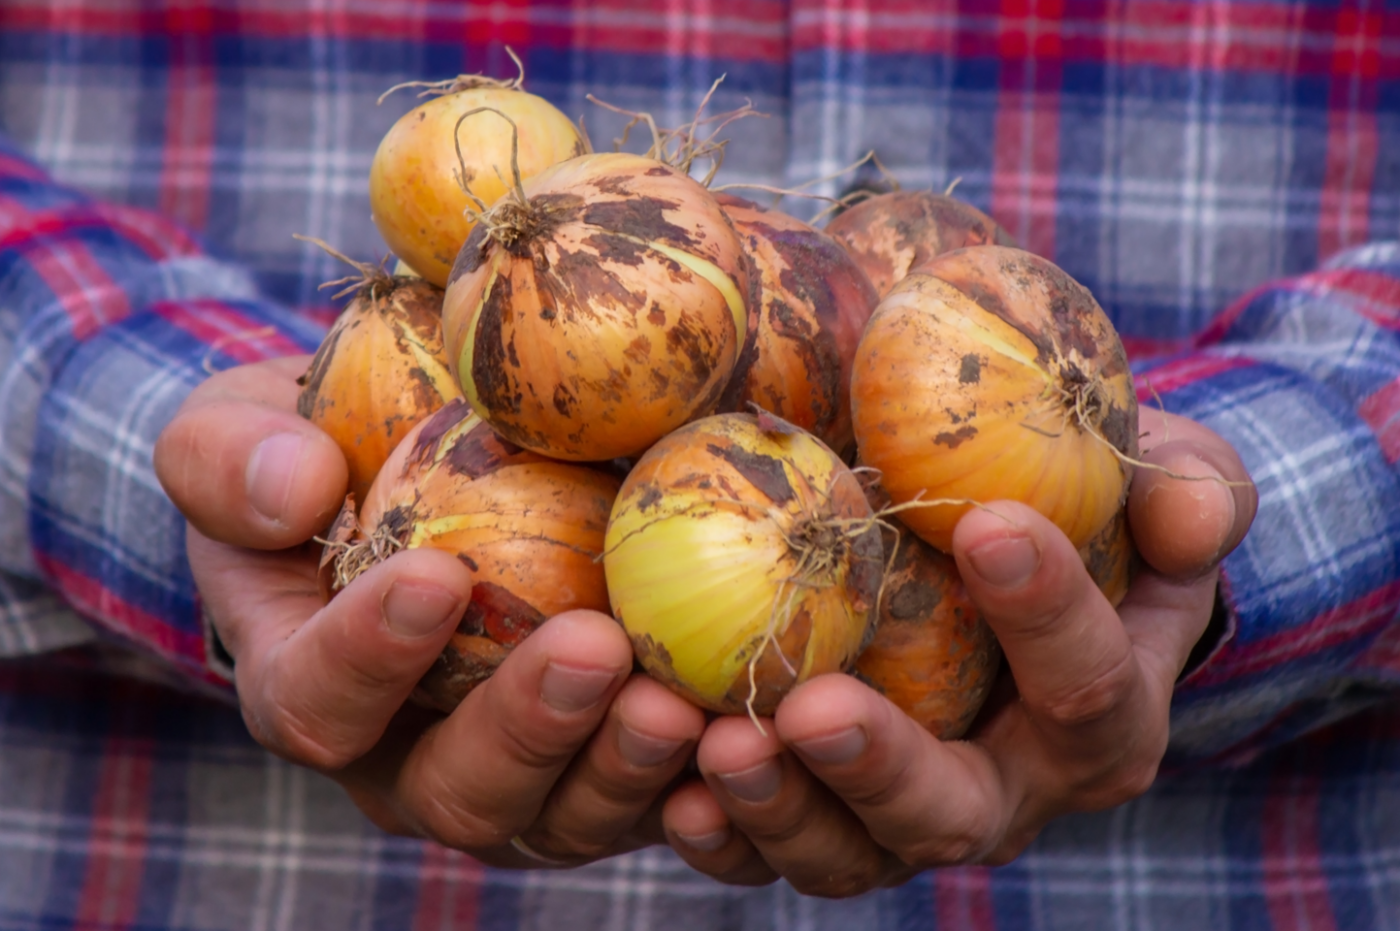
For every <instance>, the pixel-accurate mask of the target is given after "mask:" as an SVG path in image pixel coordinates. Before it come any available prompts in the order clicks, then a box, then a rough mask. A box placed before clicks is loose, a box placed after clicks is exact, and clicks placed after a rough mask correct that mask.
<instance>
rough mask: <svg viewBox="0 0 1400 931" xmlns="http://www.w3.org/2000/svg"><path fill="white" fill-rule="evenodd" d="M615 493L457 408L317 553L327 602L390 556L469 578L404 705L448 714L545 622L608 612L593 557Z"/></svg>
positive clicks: (438, 419)
mask: <svg viewBox="0 0 1400 931" xmlns="http://www.w3.org/2000/svg"><path fill="white" fill-rule="evenodd" d="M618 486H619V481H618V479H617V478H615V477H614V476H612V475H609V474H607V473H605V472H603V471H600V470H597V469H593V468H590V467H587V466H582V465H575V464H572V463H563V462H554V461H552V460H549V459H546V458H545V457H543V456H540V455H538V454H536V453H532V452H529V451H528V450H524V449H521V448H520V447H518V446H515V445H514V444H512V443H510V442H508V441H506V440H503V439H501V438H500V437H499V436H497V435H496V434H495V432H494V431H492V430H491V428H490V427H489V426H487V425H486V424H485V423H483V422H482V421H481V419H480V418H478V417H477V416H475V415H474V414H473V413H472V412H471V409H470V408H469V407H468V406H467V405H466V403H465V402H464V401H463V400H462V399H461V398H455V399H453V400H452V401H450V402H448V404H446V405H445V406H444V407H443V408H442V410H440V411H438V412H437V413H436V414H435V415H433V416H432V417H430V418H428V419H426V420H424V421H423V422H421V423H420V424H419V425H418V426H417V427H416V428H415V429H414V430H413V432H411V433H410V434H409V435H408V436H407V437H406V438H405V439H404V441H403V442H402V443H401V444H400V445H399V447H398V448H397V449H396V450H395V451H394V454H393V456H392V457H391V459H390V461H389V462H388V463H386V464H385V467H384V470H383V472H382V473H381V475H380V478H379V479H378V480H377V481H376V482H375V483H374V486H373V487H372V488H371V490H370V493H369V497H368V498H367V499H366V500H365V502H364V506H363V507H362V508H361V509H360V512H359V514H358V517H357V516H356V515H355V513H354V502H353V499H350V500H349V501H348V502H347V506H346V509H345V510H343V511H342V513H341V515H340V517H339V518H338V520H337V523H336V527H335V528H334V529H333V531H332V534H331V539H330V542H329V543H328V545H327V547H326V549H325V556H324V558H323V566H322V584H323V587H324V588H325V589H326V593H327V595H328V596H329V595H330V594H332V593H333V592H335V591H337V590H339V589H340V588H343V587H344V586H345V585H348V584H349V583H350V582H351V581H352V580H353V579H354V578H355V577H356V576H357V575H359V573H361V572H363V571H364V570H365V569H367V568H369V567H370V566H372V565H374V564H375V563H376V562H378V561H380V560H383V559H386V558H388V557H389V556H390V555H392V554H393V553H395V552H397V551H399V550H401V549H408V548H413V547H419V546H431V547H435V548H437V549H441V550H445V551H447V552H449V553H453V554H455V555H456V556H457V558H458V559H460V560H461V561H462V562H463V563H465V564H466V565H467V567H468V568H470V569H471V570H472V573H473V576H474V584H473V587H472V598H471V603H470V604H469V605H468V606H467V610H466V613H465V615H464V616H463V618H462V621H461V623H460V624H459V625H458V628H457V632H456V633H455V634H453V636H452V640H451V642H450V643H449V644H448V647H447V649H446V650H445V651H444V652H443V654H442V656H441V657H440V658H439V659H438V662H437V663H436V665H435V666H434V667H433V668H432V669H431V670H430V671H429V672H428V674H427V675H426V676H425V677H424V679H423V681H422V682H421V683H420V685H419V688H418V691H417V692H416V693H415V695H416V697H417V699H418V700H419V701H420V702H421V703H423V704H427V705H430V706H432V707H435V708H438V709H440V710H442V711H450V710H451V709H452V708H454V707H456V705H457V704H458V703H459V702H460V701H461V700H462V698H463V697H465V695H466V694H467V693H468V692H470V691H471V689H472V688H474V687H475V686H476V685H478V684H480V683H481V682H482V681H484V680H485V679H486V678H488V677H489V676H490V675H491V673H492V672H494V671H495V669H496V667H497V666H499V665H500V663H501V661H502V660H503V659H504V658H505V656H506V655H507V654H508V653H509V651H510V649H511V648H512V647H514V646H515V645H516V644H518V643H519V642H520V641H521V640H523V639H524V638H525V637H526V636H528V635H529V634H530V633H531V632H532V631H533V630H534V629H535V628H537V627H538V626H539V625H540V624H542V623H543V622H544V621H545V620H546V619H547V618H549V617H551V616H553V615H555V614H558V613H560V612H562V611H568V610H571V609H574V608H588V609H592V610H595V611H607V610H608V594H607V588H606V583H605V580H604V575H603V566H602V564H601V562H600V561H599V560H600V557H601V555H602V552H603V534H604V532H605V530H606V527H607V521H608V514H609V513H610V511H611V509H612V504H613V500H614V498H615V497H616V494H617V490H618Z"/></svg>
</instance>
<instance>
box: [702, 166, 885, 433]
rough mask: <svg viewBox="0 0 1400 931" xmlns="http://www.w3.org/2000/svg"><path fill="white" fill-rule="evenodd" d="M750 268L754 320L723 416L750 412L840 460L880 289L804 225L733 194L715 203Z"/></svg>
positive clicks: (726, 395)
mask: <svg viewBox="0 0 1400 931" xmlns="http://www.w3.org/2000/svg"><path fill="white" fill-rule="evenodd" d="M716 199H717V200H718V201H719V203H720V206H721V207H723V208H724V212H725V214H726V215H727V216H728V217H729V219H730V220H731V221H733V223H734V228H735V230H736V231H738V233H739V238H740V241H741V242H742V243H743V245H744V250H745V252H747V253H748V255H749V257H750V258H751V259H752V260H753V268H752V271H751V273H750V280H749V287H750V301H749V302H750V306H751V308H754V309H756V310H757V312H756V313H755V314H754V316H753V318H752V319H754V320H755V323H756V325H754V326H752V327H751V329H750V332H749V338H748V340H747V342H746V343H745V346H744V350H743V352H742V353H741V354H740V356H739V361H738V364H737V365H736V366H735V369H734V374H733V375H732V376H731V378H730V380H729V387H727V388H726V389H725V391H724V395H723V396H722V397H721V398H720V402H719V410H721V411H738V412H748V411H749V404H750V403H753V404H757V405H758V406H759V407H761V408H763V409H764V410H766V411H770V412H772V413H773V414H776V415H777V416H779V417H781V418H782V419H784V420H786V421H788V422H790V423H793V424H795V425H797V426H799V427H801V428H802V429H804V430H806V431H807V432H809V433H811V434H813V435H814V436H816V437H817V438H818V439H820V440H821V441H822V442H824V443H826V445H828V446H830V447H831V448H832V449H834V450H836V451H837V452H844V451H845V450H846V449H847V448H849V446H850V445H851V442H852V435H851V402H850V384H851V358H852V357H853V356H854V355H855V351H856V345H857V344H858V343H859V342H860V334H861V332H862V331H863V330H864V329H865V323H866V321H867V320H869V319H870V314H871V313H872V312H874V310H875V304H876V303H877V301H878V299H877V296H876V294H875V287H874V286H873V285H872V284H871V283H870V279H869V278H867V277H866V275H865V272H863V271H861V269H860V266H858V265H857V264H856V263H855V260H854V259H852V258H851V256H850V255H849V254H848V253H847V252H846V251H845V250H844V249H842V248H841V246H840V245H838V244H837V243H836V242H835V240H833V239H832V238H831V237H829V236H827V235H826V234H825V233H822V232H821V231H820V230H817V229H815V228H813V227H811V226H809V225H808V224H806V223H803V222H802V221H801V220H797V219H794V218H793V217H789V216H787V215H786V214H783V213H781V212H779V211H777V210H766V209H764V208H763V207H760V206H759V205H757V204H755V203H753V202H751V201H748V200H745V199H743V198H741V197H735V196H733V195H732V194H724V193H720V194H717V195H716Z"/></svg>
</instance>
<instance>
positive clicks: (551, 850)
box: [156, 357, 704, 866]
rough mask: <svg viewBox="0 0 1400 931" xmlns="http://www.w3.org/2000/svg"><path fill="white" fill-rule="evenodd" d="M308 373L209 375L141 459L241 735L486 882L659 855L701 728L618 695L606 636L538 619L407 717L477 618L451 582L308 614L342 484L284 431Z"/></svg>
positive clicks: (416, 566) (443, 567)
mask: <svg viewBox="0 0 1400 931" xmlns="http://www.w3.org/2000/svg"><path fill="white" fill-rule="evenodd" d="M306 365H307V359H306V358H305V357H300V358H294V359H282V360H277V361H274V362H267V363H262V364H258V365H252V366H246V367H242V368H238V369H232V370H229V371H227V372H224V373H221V374H219V375H216V376H214V377H213V378H211V379H210V380H209V381H208V382H206V383H205V384H204V385H203V386H201V387H200V388H199V389H197V390H196V391H195V392H194V393H193V394H192V395H191V397H190V399H189V400H188V401H187V402H186V404H185V405H184V407H182V408H181V410H180V412H179V413H178V414H177V415H176V417H175V418H174V420H173V421H172V422H171V424H170V425H169V427H167V429H166V430H165V432H164V433H163V434H162V436H161V438H160V440H159V442H158V444H157V448H156V468H157V473H158V475H159V476H160V479H161V482H162V484H163V485H164V487H165V488H166V491H167V492H168V493H169V495H170V497H171V499H172V500H173V501H174V502H175V504H176V505H177V506H178V507H179V508H180V509H181V511H182V512H183V513H184V514H185V515H186V517H187V518H188V520H189V523H190V527H189V533H188V552H189V558H190V566H191V569H192V570H193V572H194V577H195V581H196V584H197V585H198V587H199V591H200V595H201V598H202V599H203V602H204V605H205V610H206V612H207V613H208V615H209V617H210V619H211V620H212V622H213V624H214V627H215V629H216V630H217V631H218V633H219V635H220V639H221V640H222V641H223V643H224V645H225V646H226V647H227V648H228V650H229V652H230V654H231V655H232V656H233V657H234V659H235V675H236V686H237V689H238V694H239V700H240V704H241V706H242V709H243V716H244V720H245V721H246V722H247V724H248V728H249V730H250V731H251V732H252V734H253V736H254V737H255V738H256V739H257V740H258V741H259V742H260V743H261V744H262V745H263V746H265V747H267V748H268V749H269V750H271V751H273V752H274V753H277V754H278V755H280V756H282V757H284V758H286V759H288V760H290V761H292V762H294V763H298V764H300V765H303V766H307V767H310V768H312V769H315V770H317V771H319V772H323V773H326V774H328V775H329V776H331V777H332V778H334V779H336V780H337V781H338V782H340V783H341V784H342V785H343V786H344V787H345V788H346V790H347V791H348V792H349V793H350V795H351V797H352V798H353V799H354V800H355V802H356V803H357V804H358V805H359V806H360V808H361V809H362V810H363V811H364V812H365V813H366V814H367V815H368V816H369V817H370V818H371V819H372V820H373V821H374V822H375V823H377V824H378V825H379V826H380V827H382V828H384V829H386V830H389V831H393V832H397V833H407V834H416V835H422V836H427V837H430V838H433V839H435V840H437V841H439V842H441V843H443V844H446V845H449V846H452V847H455V848H458V849H461V850H465V851H467V852H469V853H471V854H473V855H474V856H476V857H477V858H478V859H481V860H482V861H484V862H487V863H491V864H493V865H501V866H541V865H574V864H578V863H583V862H587V861H589V860H592V859H596V858H599V857H603V856H610V855H612V854H615V853H619V852H622V851H625V850H628V849H632V848H635V847H638V846H643V845H646V844H649V843H655V842H658V841H661V840H662V839H663V835H662V833H661V828H660V814H659V799H660V797H661V794H662V793H663V791H664V790H665V788H666V787H667V786H668V785H669V784H670V783H671V782H672V780H674V779H675V778H676V776H677V775H678V774H679V773H680V772H681V770H682V769H683V768H684V766H685V765H686V762H687V761H688V759H689V757H690V750H691V749H692V748H693V747H694V745H695V743H696V741H697V740H698V739H699V737H700V734H701V731H702V729H703V727H704V718H703V715H702V714H701V713H700V712H699V711H698V710H697V709H695V708H694V707H692V706H691V705H689V704H687V703H686V702H684V701H682V700H681V699H679V698H677V697H676V696H674V695H672V694H671V693H670V692H668V691H667V690H665V689H664V688H662V687H661V686H659V685H658V684H656V683H655V682H653V681H651V680H650V679H647V678H645V677H642V676H634V675H632V651H631V647H630V644H629V643H628V641H627V637H626V635H625V634H624V633H623V632H622V630H621V628H620V627H618V625H617V624H616V622H614V621H613V620H612V619H611V618H609V617H607V616H605V615H602V614H598V613H596V612H591V611H571V612H567V613H565V614H561V615H559V616H557V617H554V618H551V619H550V620H549V621H548V622H546V623H545V624H544V625H542V626H541V627H540V628H539V629H538V630H537V631H536V632H535V633H534V634H532V635H531V636H530V637H529V638H528V639H526V640H525V641H524V642H523V643H522V644H520V645H519V646H518V647H517V648H516V649H515V650H514V651H513V652H512V653H511V655H510V656H509V657H508V658H507V659H506V660H505V662H504V663H502V665H501V666H500V668H499V669H498V670H497V671H496V673H495V675H493V676H492V678H491V679H489V680H488V681H487V682H485V683H484V684H482V685H481V686H479V687H478V688H477V689H476V690H475V691H473V692H472V693H471V694H470V695H468V696H467V698H466V700H465V701H464V702H463V703H462V704H461V706H459V707H458V708H457V709H456V711H454V712H453V713H452V714H451V715H448V716H446V717H443V716H441V715H438V714H436V713H430V712H427V711H423V710H421V709H419V708H417V707H415V706H413V705H412V704H411V703H407V702H406V699H407V698H408V696H409V694H410V692H411V691H412V690H413V687H414V685H415V684H416V683H417V681H418V680H419V678H421V676H422V675H423V673H424V672H425V671H426V670H427V669H428V667H429V666H430V665H431V664H432V663H433V661H434V659H435V658H436V657H437V655H438V654H439V653H440V652H441V650H442V648H443V646H444V644H445V643H446V641H447V639H448V637H450V636H451V634H452V632H453V630H454V629H455V627H456V624H457V621H458V620H459V619H460V617H461V615H462V612H463V610H464V609H465V607H466V605H467V603H468V601H469V599H470V597H471V587H472V577H471V573H470V570H468V569H467V568H466V566H464V565H463V564H462V563H461V562H460V561H458V560H457V559H455V558H453V557H452V556H450V555H448V554H446V553H442V552H437V551H433V550H426V549H425V550H409V551H405V552H401V553H398V554H396V555H395V556H393V557H391V558H390V559H388V560H386V561H385V562H383V563H381V564H380V565H378V566H376V567H375V568H373V569H371V570H370V571H368V572H366V573H364V574H363V575H362V576H360V577H359V578H357V579H356V580H355V581H354V582H353V583H352V584H351V585H349V586H348V587H346V588H345V589H344V590H343V591H342V592H340V593H339V594H338V595H337V596H336V597H335V598H334V599H333V600H332V601H331V602H330V603H329V604H323V603H322V601H321V598H320V595H319V594H318V588H317V582H316V568H317V562H318V558H319V549H320V547H319V545H318V544H315V543H314V542H309V541H311V538H312V537H313V535H315V534H317V533H320V532H322V531H323V530H324V529H325V527H326V525H327V524H328V523H329V522H330V520H331V518H332V517H333V516H334V514H335V513H336V510H337V508H338V507H339V506H340V502H341V500H342V499H343V497H344V494H345V483H346V469H345V461H344V458H343V456H342V455H341V453H340V451H339V449H338V448H337V447H336V446H335V444H334V443H333V442H332V441H331V440H330V438H329V437H327V436H326V435H325V434H323V433H321V431H319V430H318V429H316V428H315V427H314V426H313V425H312V424H310V423H308V422H307V421H305V420H303V419H301V418H300V417H298V416H297V415H296V413H295V402H296V396H297V391H298V389H297V386H296V384H295V379H296V377H297V376H298V375H300V374H301V373H302V372H303V371H305V369H306Z"/></svg>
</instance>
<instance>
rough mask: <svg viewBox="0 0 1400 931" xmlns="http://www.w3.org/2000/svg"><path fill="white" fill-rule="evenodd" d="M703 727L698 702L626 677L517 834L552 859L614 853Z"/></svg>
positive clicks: (684, 759)
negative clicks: (536, 813)
mask: <svg viewBox="0 0 1400 931" xmlns="http://www.w3.org/2000/svg"><path fill="white" fill-rule="evenodd" d="M704 729H705V715H704V713H703V712H701V711H700V709H699V708H696V707H695V706H694V705H692V704H690V703H689V702H687V701H686V700H685V699H683V698H681V697H680V696H678V695H676V694H675V693H674V692H672V691H670V690H669V689H667V688H666V687H665V686H663V685H661V684H660V683H659V682H657V681H656V680H654V679H651V678H649V677H647V676H644V675H634V676H632V677H631V678H630V679H629V680H628V681H627V683H626V685H624V686H623V687H622V690H621V691H620V692H619V693H618V695H617V698H616V699H615V700H614V701H613V703H612V706H611V708H610V709H609V712H608V716H607V718H606V719H605V721H604V722H603V726H602V727H601V728H599V730H598V732H597V733H596V734H594V735H593V739H592V740H590V741H589V743H588V746H587V747H586V748H585V750H584V751H583V753H581V754H580V756H579V757H578V759H577V760H575V762H574V764H573V766H571V767H570V769H569V770H568V771H567V772H566V773H565V775H564V777H563V778H562V779H561V780H560V782H559V784H558V785H557V786H556V787H555V790H554V791H553V793H551V795H550V796H549V800H548V801H547V802H546V803H545V806H544V809H543V810H542V811H541V812H540V817H539V820H538V821H537V822H536V823H535V825H534V826H533V827H531V828H530V829H529V830H527V831H525V832H524V833H523V834H522V835H521V837H522V839H523V840H524V841H525V843H526V844H527V845H528V846H529V847H530V848H531V849H532V850H536V851H538V852H540V853H542V854H544V855H546V856H548V857H551V858H554V859H564V860H567V859H585V860H596V859H598V858H599V857H602V856H606V855H607V854H609V853H611V852H614V851H615V850H617V848H618V845H619V844H620V842H621V841H622V839H623V838H624V837H625V836H627V835H628V834H630V833H631V832H632V831H633V829H634V828H635V827H636V826H637V825H638V824H639V822H640V821H641V820H642V818H643V816H645V815H646V813H647V811H648V810H649V809H650V807H651V805H652V803H653V802H654V801H655V800H656V799H657V797H658V796H659V795H660V793H661V790H662V789H664V788H665V787H666V786H667V785H668V784H669V783H670V782H671V781H672V780H673V779H675V778H676V776H678V775H679V774H680V773H681V771H682V770H683V769H684V768H685V765H686V762H687V761H688V760H689V759H690V755H691V751H692V750H693V748H694V747H695V744H696V743H697V742H698V741H699V740H700V734H701V733H702V732H703V731H704Z"/></svg>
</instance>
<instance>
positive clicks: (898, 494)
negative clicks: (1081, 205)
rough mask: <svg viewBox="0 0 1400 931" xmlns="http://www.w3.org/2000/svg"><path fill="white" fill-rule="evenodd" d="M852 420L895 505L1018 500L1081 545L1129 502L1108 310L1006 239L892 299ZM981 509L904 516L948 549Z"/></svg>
mask: <svg viewBox="0 0 1400 931" xmlns="http://www.w3.org/2000/svg"><path fill="white" fill-rule="evenodd" d="M851 416H852V422H853V425H854V427H855V434H856V442H857V444H858V446H859V449H860V456H861V459H862V461H864V462H865V463H866V464H867V465H869V466H871V467H873V468H875V469H877V470H879V472H880V473H881V476H882V482H883V484H884V487H885V489H886V490H887V491H888V492H889V494H890V496H891V497H892V498H893V499H894V500H895V502H897V503H900V504H903V503H906V502H910V501H913V500H915V499H916V498H921V499H923V500H932V499H940V500H946V499H954V500H958V501H964V502H985V501H992V500H996V499H1013V500H1017V501H1021V502H1024V503H1025V504H1028V505H1030V506H1032V507H1034V508H1036V509H1037V510H1039V511H1040V512H1041V513H1042V514H1044V515H1045V516H1046V517H1048V518H1049V519H1050V520H1051V521H1053V522H1054V523H1055V524H1056V525H1057V526H1058V527H1059V528H1060V529H1061V530H1063V531H1064V532H1065V534H1066V536H1068V537H1069V539H1070V540H1071V541H1072V542H1073V543H1074V545H1075V546H1076V547H1083V546H1084V545H1085V544H1086V543H1088V542H1089V541H1090V540H1091V539H1093V538H1094V537H1095V536H1096V535H1097V534H1098V533H1099V532H1100V531H1101V530H1103V528H1104V526H1105V525H1106V524H1107V523H1108V521H1109V519H1110V518H1111V517H1113V516H1114V515H1115V514H1117V513H1118V511H1119V510H1120V508H1121V507H1122V506H1123V502H1124V500H1125V498H1126V495H1127V491H1128V482H1129V479H1130V477H1131V473H1132V470H1131V467H1130V465H1129V460H1132V459H1135V458H1136V456H1137V450H1138V445H1137V432H1138V431H1137V400H1136V398H1135V396H1134V393H1133V385H1132V378H1131V375H1130V373H1129V371H1128V363H1127V357H1126V356H1125V354H1124V352H1123V346H1122V344H1121V342H1120V341H1119V339H1118V335H1117V333H1116V332H1115V331H1114V329H1113V325H1112V324H1111V323H1110V322H1109V320H1108V317H1107V316H1106V315H1105V314H1104V313H1103V311H1102V310H1101V309H1100V308H1099V305H1098V304H1097V303H1096V302H1095V301H1094V298H1093V296H1092V295H1090V294H1089V292H1088V291H1087V290H1086V289H1084V288H1083V287H1081V286H1080V285H1079V284H1077V283H1076V282H1075V281H1074V280H1073V279H1072V278H1070V277H1069V276H1068V275H1066V274H1065V273H1064V272H1063V271H1061V270H1060V269H1059V268H1057V267H1056V266H1054V265H1052V264H1051V263H1050V262H1048V261H1046V260H1044V259H1041V258H1039V257H1037V256H1034V255H1031V254H1030V253H1028V252H1023V251H1021V250H1019V249H1011V248H1006V247H1002V246H982V247H978V248H971V249H961V250H958V251H956V252H951V253H948V254H945V255H943V256H940V257H938V258H936V259H934V260H932V261H930V262H928V263H926V264H925V265H923V266H922V270H921V271H920V272H917V273H914V274H911V275H910V276H909V277H908V278H906V279H905V280H904V281H902V282H901V283H900V284H898V285H896V286H895V288H894V290H893V291H891V292H890V294H889V295H888V296H887V297H886V298H885V299H884V300H883V301H881V303H880V306H879V308H878V309H877V310H876V311H875V315H874V316H873V317H872V318H871V319H870V323H869V324H868V325H867V327H866V330H865V335H864V336H863V337H862V339H861V343H860V347H859V348H858V349H857V350H856V358H855V363H854V367H853V370H852V376H851ZM969 506H970V504H966V503H964V504H951V503H945V504H937V505H933V506H928V507H915V508H910V509H907V510H904V511H902V512H901V514H900V517H901V519H902V520H903V521H904V522H905V523H906V524H908V526H909V527H910V528H911V529H912V530H913V531H914V532H915V533H917V534H918V535H919V536H920V537H922V538H923V539H924V540H926V541H928V542H929V543H931V544H933V545H934V546H936V547H938V548H939V549H941V550H944V551H945V552H946V551H948V549H949V548H950V546H951V543H952V535H953V527H954V526H955V525H956V524H957V521H958V519H959V518H960V517H961V516H962V515H963V513H965V512H966V510H967V508H968V507H969Z"/></svg>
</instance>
